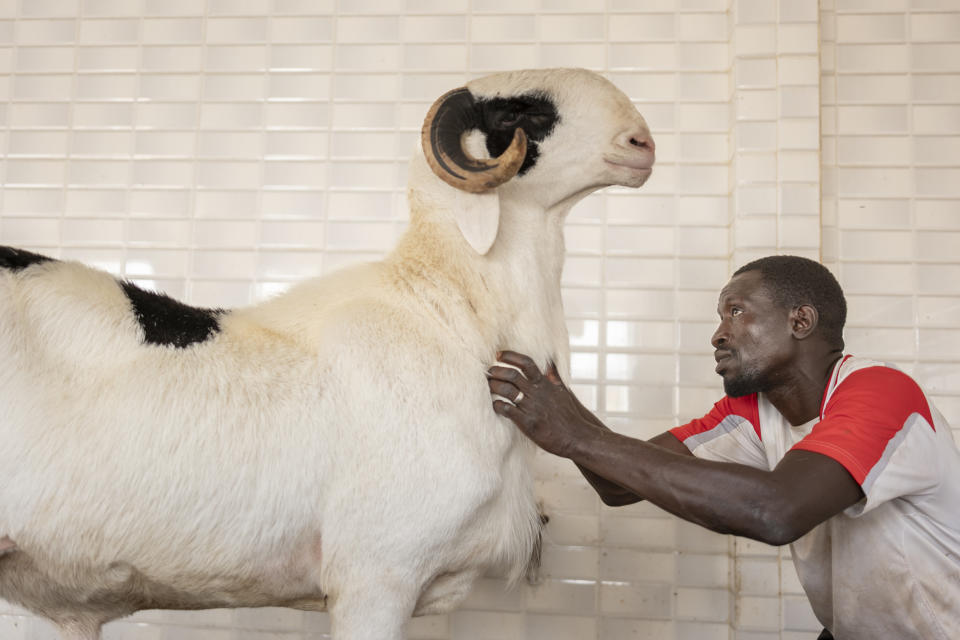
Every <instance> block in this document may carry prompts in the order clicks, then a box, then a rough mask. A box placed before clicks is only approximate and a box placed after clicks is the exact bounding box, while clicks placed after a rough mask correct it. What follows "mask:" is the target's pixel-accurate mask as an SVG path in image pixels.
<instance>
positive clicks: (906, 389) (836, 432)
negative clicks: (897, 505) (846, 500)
mask: <svg viewBox="0 0 960 640" xmlns="http://www.w3.org/2000/svg"><path fill="white" fill-rule="evenodd" d="M936 446H937V445H936V437H935V433H934V422H933V417H932V415H931V412H930V406H929V404H928V403H927V399H926V397H925V396H924V394H923V391H922V390H921V389H920V387H919V386H918V385H917V383H916V382H914V381H913V379H912V378H910V377H909V376H908V375H906V374H905V373H903V372H901V371H899V370H897V369H894V368H891V367H886V366H873V367H867V368H864V369H860V370H857V371H854V372H853V373H851V374H849V375H848V376H847V378H846V379H844V380H843V381H841V382H840V384H839V385H838V386H837V388H836V391H834V393H833V396H832V397H831V398H830V400H829V401H828V402H827V404H826V406H825V407H824V408H823V415H822V417H821V420H820V422H819V423H818V424H817V425H816V426H814V428H813V430H812V431H811V432H810V434H809V435H807V436H806V437H805V438H803V439H802V440H800V441H799V442H798V443H797V444H795V445H794V446H793V449H803V450H806V451H814V452H817V453H820V454H822V455H825V456H827V457H830V458H833V459H834V460H836V461H837V462H839V463H840V464H842V465H843V466H844V468H846V470H847V471H848V472H849V473H850V475H851V476H853V478H854V480H856V481H857V482H858V483H859V484H860V487H861V488H862V489H863V493H864V495H865V496H866V498H867V499H866V501H861V502H860V503H858V504H857V505H854V506H853V507H850V509H848V510H847V514H848V515H852V516H857V515H860V514H862V513H865V512H867V511H869V510H870V509H873V508H874V507H876V506H877V505H879V504H882V503H883V502H886V501H887V500H891V499H893V498H897V497H900V496H905V495H916V494H922V493H925V492H928V491H930V490H931V489H932V488H933V487H935V486H936V485H937V483H938V471H937V468H936V464H935V463H933V461H935V460H937V459H938V457H939V456H937V455H936Z"/></svg>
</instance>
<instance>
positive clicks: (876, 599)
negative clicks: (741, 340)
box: [671, 356, 960, 640]
mask: <svg viewBox="0 0 960 640" xmlns="http://www.w3.org/2000/svg"><path fill="white" fill-rule="evenodd" d="M671 433H673V434H674V435H675V436H677V438H679V439H680V440H681V441H682V442H683V443H684V444H685V445H686V446H687V448H689V449H690V450H691V451H692V452H693V454H694V455H696V456H697V457H699V458H705V459H708V460H719V461H726V462H736V463H740V464H746V465H750V466H752V467H756V468H760V469H769V470H772V469H773V468H774V467H776V465H777V463H779V462H780V460H781V459H782V458H783V456H784V455H786V453H787V451H789V450H791V449H805V450H807V451H815V452H817V453H820V454H823V455H825V456H828V457H830V458H833V459H834V460H836V461H837V462H839V463H840V464H842V465H843V466H844V467H845V468H846V469H847V471H849V472H850V475H852V476H853V478H854V479H855V480H856V481H857V482H858V483H859V484H860V487H861V488H862V489H863V493H864V496H865V497H864V498H863V499H862V500H860V502H858V503H857V504H855V505H853V506H852V507H850V508H848V509H846V510H845V511H844V512H842V513H839V514H837V515H836V516H834V517H832V518H830V519H829V520H827V521H826V522H824V523H822V524H820V525H819V526H817V527H815V528H814V529H813V530H812V531H810V532H809V533H807V534H806V535H805V536H803V537H802V538H800V539H799V540H797V541H796V542H794V543H793V544H792V545H790V550H791V553H792V555H793V560H794V564H795V566H796V568H797V573H798V575H799V577H800V582H801V583H802V584H803V588H804V590H805V591H806V593H807V597H808V598H809V600H810V604H811V605H812V606H813V610H814V613H815V614H816V615H817V618H818V619H819V620H820V622H821V623H823V625H824V626H825V627H826V628H828V629H830V631H831V632H832V633H833V635H834V636H835V637H837V638H840V639H842V640H856V639H860V638H863V639H865V640H866V639H869V640H875V639H876V638H923V639H925V640H930V639H942V640H956V639H958V638H960V452H958V450H957V446H956V444H955V442H954V440H953V435H952V433H951V431H950V427H949V425H948V424H947V423H946V421H945V420H944V419H943V416H941V415H940V413H939V412H938V411H937V410H936V408H935V407H934V406H933V405H932V404H931V403H930V402H929V401H928V400H927V398H926V396H925V395H924V393H923V391H922V390H921V389H920V387H919V386H918V385H917V383H916V382H914V381H913V379H912V378H910V377H909V376H907V375H906V374H904V373H903V372H901V371H900V370H898V369H896V368H895V367H893V366H892V365H887V364H884V363H880V362H875V361H872V360H866V359H862V358H854V357H851V356H846V357H845V358H843V359H842V360H841V361H840V362H839V363H838V364H837V365H836V366H835V367H834V370H833V372H832V374H831V376H830V381H829V382H828V383H827V388H826V390H825V393H824V397H823V404H822V406H821V408H820V415H819V417H818V418H815V419H813V420H811V421H810V422H808V423H806V424H804V425H800V426H796V427H795V426H792V425H790V423H789V422H788V421H787V420H786V418H784V417H783V416H782V415H780V413H779V412H778V411H777V410H776V409H775V408H774V407H773V405H772V404H770V402H769V401H768V400H767V399H766V398H765V397H764V395H763V394H754V395H751V396H744V397H742V398H729V397H725V398H723V399H722V400H720V402H718V403H717V404H716V405H714V407H713V410H712V411H711V412H710V413H708V414H707V415H706V416H704V417H703V418H700V419H699V420H694V421H692V422H690V423H688V424H686V425H684V426H681V427H677V428H675V429H672V430H671Z"/></svg>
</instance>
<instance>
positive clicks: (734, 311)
mask: <svg viewBox="0 0 960 640" xmlns="http://www.w3.org/2000/svg"><path fill="white" fill-rule="evenodd" d="M741 313H743V309H740V308H738V307H734V308H732V309H730V315H731V316H738V315H740V314H741Z"/></svg>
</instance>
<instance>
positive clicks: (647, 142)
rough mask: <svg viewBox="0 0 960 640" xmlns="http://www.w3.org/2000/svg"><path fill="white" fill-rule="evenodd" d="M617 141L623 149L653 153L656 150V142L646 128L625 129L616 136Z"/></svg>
mask: <svg viewBox="0 0 960 640" xmlns="http://www.w3.org/2000/svg"><path fill="white" fill-rule="evenodd" d="M617 143H618V144H619V145H620V146H622V147H623V148H625V149H638V150H642V151H649V152H650V153H654V152H655V151H656V150H657V144H656V143H655V142H654V141H653V136H652V135H650V131H649V130H648V129H636V130H630V131H626V132H624V133H621V134H620V136H618V140H617Z"/></svg>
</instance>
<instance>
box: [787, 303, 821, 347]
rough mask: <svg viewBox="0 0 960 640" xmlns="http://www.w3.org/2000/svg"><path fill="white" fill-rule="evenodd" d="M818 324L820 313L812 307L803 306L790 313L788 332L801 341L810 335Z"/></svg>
mask: <svg viewBox="0 0 960 640" xmlns="http://www.w3.org/2000/svg"><path fill="white" fill-rule="evenodd" d="M819 322H820V313H819V312H818V311H817V309H816V307H814V306H812V305H809V304H803V305H800V306H799V307H795V308H794V309H793V311H791V312H790V331H791V332H792V333H793V337H794V338H797V339H798V340H803V339H804V338H806V337H808V336H809V335H810V334H812V333H813V332H814V330H815V329H816V328H817V324H819Z"/></svg>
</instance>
